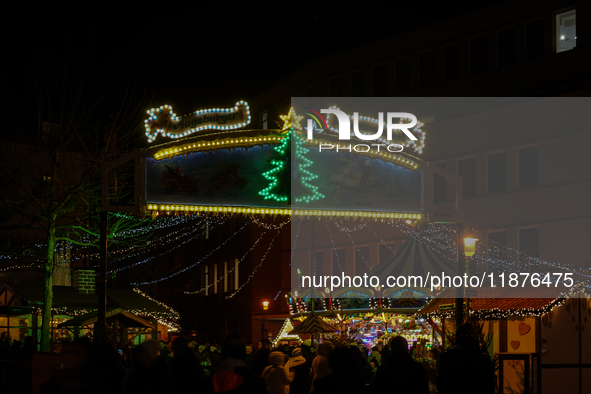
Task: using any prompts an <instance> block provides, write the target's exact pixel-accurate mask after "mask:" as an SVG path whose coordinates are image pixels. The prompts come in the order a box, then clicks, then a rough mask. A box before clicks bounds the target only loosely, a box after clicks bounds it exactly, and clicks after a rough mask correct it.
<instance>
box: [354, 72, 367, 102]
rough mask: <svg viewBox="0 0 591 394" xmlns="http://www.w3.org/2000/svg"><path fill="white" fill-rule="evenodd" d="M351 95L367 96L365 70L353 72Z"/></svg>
mask: <svg viewBox="0 0 591 394" xmlns="http://www.w3.org/2000/svg"><path fill="white" fill-rule="evenodd" d="M351 97H365V72H364V71H363V70H361V71H357V72H354V73H352V74H351Z"/></svg>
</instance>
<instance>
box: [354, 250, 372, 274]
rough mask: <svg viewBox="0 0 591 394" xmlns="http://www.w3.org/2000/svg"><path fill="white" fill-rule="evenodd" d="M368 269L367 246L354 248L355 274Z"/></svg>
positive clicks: (362, 272)
mask: <svg viewBox="0 0 591 394" xmlns="http://www.w3.org/2000/svg"><path fill="white" fill-rule="evenodd" d="M368 271H369V246H362V247H359V248H355V275H363V274H364V273H365V272H368Z"/></svg>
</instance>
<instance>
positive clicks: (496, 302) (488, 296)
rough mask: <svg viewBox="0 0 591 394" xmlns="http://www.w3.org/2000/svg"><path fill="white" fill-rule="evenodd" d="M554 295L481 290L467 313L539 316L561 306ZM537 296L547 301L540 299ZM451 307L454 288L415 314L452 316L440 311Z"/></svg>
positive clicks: (528, 290) (540, 291) (532, 290)
mask: <svg viewBox="0 0 591 394" xmlns="http://www.w3.org/2000/svg"><path fill="white" fill-rule="evenodd" d="M555 294H556V292H555V291H554V290H553V289H543V288H511V289H508V288H500V287H492V288H481V289H478V290H477V295H478V297H474V298H470V312H471V313H477V314H478V315H479V316H480V317H483V318H485V317H494V316H496V317H505V316H509V315H510V314H512V313H513V312H515V313H517V312H520V313H526V314H529V315H541V314H543V313H546V312H548V311H549V310H550V309H552V308H553V307H555V306H557V305H559V304H562V301H563V298H560V297H555V296H554V295H555ZM540 295H542V296H546V297H539V296H540ZM500 296H502V298H501V297H500ZM536 296H537V298H536ZM454 303H455V288H447V289H445V290H443V291H442V292H441V293H439V295H438V296H437V297H436V298H433V299H432V300H431V301H429V302H428V303H427V305H425V306H424V307H423V308H422V309H420V310H419V311H418V312H417V314H418V315H451V314H453V313H454V309H450V310H447V311H445V313H442V312H444V311H441V310H440V307H442V306H444V305H449V304H454Z"/></svg>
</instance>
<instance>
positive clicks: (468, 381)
mask: <svg viewBox="0 0 591 394" xmlns="http://www.w3.org/2000/svg"><path fill="white" fill-rule="evenodd" d="M437 377H438V379H437V388H438V389H439V393H440V394H448V393H454V394H464V393H466V394H467V393H482V394H493V392H494V368H493V365H492V362H491V360H490V358H488V357H487V356H485V355H484V354H483V353H482V352H481V351H480V346H479V344H478V340H477V339H476V336H475V335H474V328H473V327H472V324H470V323H465V324H464V325H462V326H460V328H458V331H457V344H456V346H455V347H454V348H452V349H450V350H448V351H447V352H445V353H443V354H442V355H441V358H440V360H439V372H438V375H437Z"/></svg>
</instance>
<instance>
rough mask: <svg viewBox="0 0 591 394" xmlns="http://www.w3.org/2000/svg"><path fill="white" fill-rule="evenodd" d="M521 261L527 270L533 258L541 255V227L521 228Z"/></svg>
mask: <svg viewBox="0 0 591 394" xmlns="http://www.w3.org/2000/svg"><path fill="white" fill-rule="evenodd" d="M519 251H520V252H521V254H520V257H519V263H520V265H521V269H523V270H527V269H529V268H530V267H531V264H532V261H531V260H532V259H537V258H538V257H540V229H539V228H537V227H533V228H522V229H521V230H519Z"/></svg>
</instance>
